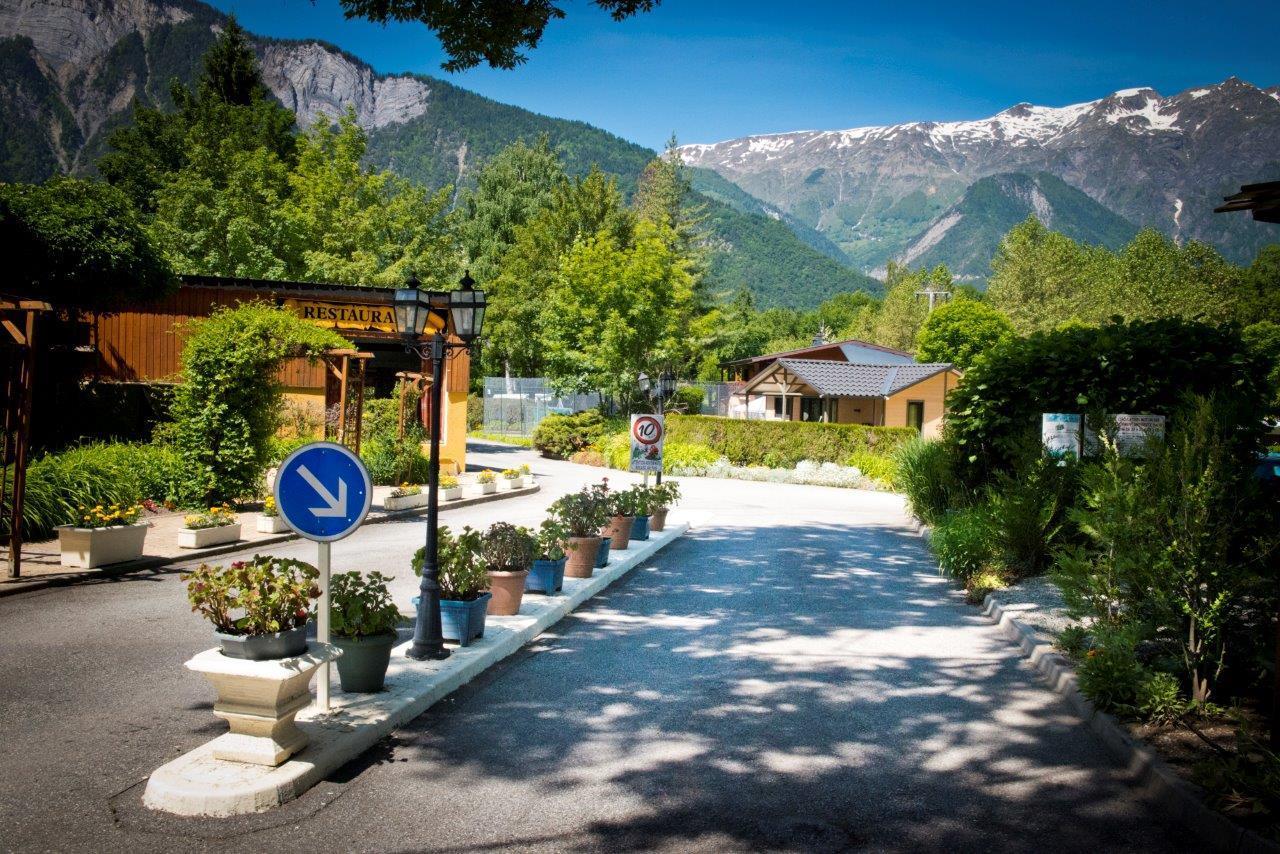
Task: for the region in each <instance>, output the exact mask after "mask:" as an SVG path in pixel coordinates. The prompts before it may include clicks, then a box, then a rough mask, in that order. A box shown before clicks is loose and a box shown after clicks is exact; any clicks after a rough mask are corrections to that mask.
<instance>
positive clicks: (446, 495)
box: [440, 474, 462, 501]
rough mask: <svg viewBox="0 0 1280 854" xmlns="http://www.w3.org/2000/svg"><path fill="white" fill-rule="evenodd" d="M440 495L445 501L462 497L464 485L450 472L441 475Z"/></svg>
mask: <svg viewBox="0 0 1280 854" xmlns="http://www.w3.org/2000/svg"><path fill="white" fill-rule="evenodd" d="M440 497H441V498H442V499H443V500H445V501H456V500H457V499H459V498H461V497H462V487H461V486H459V485H458V479H457V478H456V477H454V476H453V475H450V474H444V475H441V476H440Z"/></svg>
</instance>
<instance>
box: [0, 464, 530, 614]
mask: <svg viewBox="0 0 1280 854" xmlns="http://www.w3.org/2000/svg"><path fill="white" fill-rule="evenodd" d="M458 481H459V484H460V485H461V486H462V498H460V499H455V500H456V501H457V504H458V506H465V505H467V504H470V503H473V502H476V501H480V500H486V501H487V500H504V499H508V498H511V497H513V494H518V493H519V491H516V493H513V491H512V490H510V489H508V488H507V486H506V484H505V483H504V482H503V481H502V480H501V478H499V480H498V481H497V483H498V489H497V491H496V492H494V493H489V494H485V493H484V492H482V490H481V488H480V485H479V484H477V483H476V482H475V473H474V472H473V473H470V474H464V475H461V476H459V478H458ZM535 488H536V482H535V479H534V478H527V479H526V480H525V481H524V482H523V485H522V487H521V490H520V491H532V490H533V489H535ZM393 489H394V487H391V486H375V487H374V488H373V502H372V505H371V507H370V509H369V517H368V520H367V524H372V523H376V522H381V521H384V520H386V519H390V518H399V517H402V516H413V515H421V514H422V513H425V512H426V505H425V504H424V505H421V506H419V507H416V508H412V509H405V510H398V511H388V510H387V509H386V507H385V504H384V502H385V501H386V499H387V497H388V496H389V495H390V494H391V491H392V490H393ZM442 506H444V507H448V504H447V503H446V504H444V505H442ZM186 515H187V514H186V513H185V512H182V511H178V512H170V511H162V512H160V513H156V514H145V516H144V518H145V520H146V521H147V522H150V523H151V528H150V530H148V531H147V539H146V543H145V544H144V546H143V557H142V558H140V559H139V560H136V561H129V562H127V563H124V564H113V565H109V566H106V567H97V568H94V569H88V570H86V569H75V568H69V567H65V566H63V565H62V563H61V554H60V551H59V547H58V540H57V538H54V539H51V540H41V541H38V542H32V543H26V544H24V545H23V547H22V575H21V576H20V577H18V578H9V577H8V575H9V560H8V556H7V552H6V553H5V556H3V557H0V596H4V595H6V594H9V593H14V592H18V591H25V590H27V589H29V588H31V587H33V586H46V585H48V584H65V583H71V582H80V581H85V580H90V581H91V580H93V579H94V578H95V577H97V576H109V575H120V574H124V573H131V572H136V571H145V570H151V569H155V568H157V567H162V566H166V565H168V564H171V563H173V562H175V561H179V560H182V561H192V560H198V559H200V558H204V557H209V556H215V555H221V554H226V553H228V551H229V550H236V549H249V548H251V547H253V546H255V545H258V546H264V545H274V544H276V543H280V542H284V541H286V540H292V539H294V538H295V535H294V534H293V532H292V531H290V530H288V529H287V528H286V529H285V530H284V531H283V532H277V533H264V532H262V531H259V530H258V519H259V518H260V517H261V516H262V514H261V513H259V512H257V511H245V512H243V513H237V514H236V521H238V522H239V523H240V538H239V539H238V540H236V541H235V543H233V544H223V545H219V546H213V547H210V548H205V549H184V548H181V547H179V546H178V532H179V531H180V530H182V529H183V527H185V522H184V520H185V518H186Z"/></svg>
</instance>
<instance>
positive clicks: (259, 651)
mask: <svg viewBox="0 0 1280 854" xmlns="http://www.w3.org/2000/svg"><path fill="white" fill-rule="evenodd" d="M214 634H215V635H217V636H218V644H219V646H220V648H221V649H222V654H223V655H225V656H226V657H227V658H242V659H244V660H245V661H271V660H273V659H280V658H293V657H294V656H298V655H302V654H303V653H305V652H306V651H307V627H306V626H305V625H302V626H298V627H297V628H295V629H289V630H288V631H284V632H273V633H271V634H269V635H224V634H223V633H222V632H214Z"/></svg>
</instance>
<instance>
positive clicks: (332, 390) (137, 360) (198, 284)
mask: <svg viewBox="0 0 1280 854" xmlns="http://www.w3.org/2000/svg"><path fill="white" fill-rule="evenodd" d="M431 296H432V299H433V303H434V302H437V301H439V302H440V303H441V310H440V312H439V316H440V317H441V318H443V317H445V316H447V310H446V309H445V308H444V304H445V301H447V295H445V294H432V295H431ZM393 298H394V291H392V290H389V289H384V288H366V287H358V286H354V285H336V284H324V283H314V282H277V281H262V280H251V279H230V278H221V277H213V276H184V277H183V279H182V285H181V287H179V288H178V290H177V291H176V292H174V293H173V294H171V295H170V296H168V297H166V298H164V299H162V300H158V301H156V302H154V303H147V304H138V305H134V306H130V307H127V308H125V309H123V310H121V311H119V312H116V313H113V314H107V315H99V316H97V317H94V318H93V319H92V321H91V328H90V339H89V340H90V343H91V345H92V349H93V355H92V357H91V358H90V359H89V360H87V362H86V364H85V369H84V373H85V379H92V380H98V381H106V382H127V383H172V382H177V381H178V380H179V379H180V375H181V372H182V348H183V345H184V344H185V343H186V339H187V337H188V333H187V326H188V322H189V321H190V320H192V319H196V318H202V317H208V316H209V315H210V314H212V313H213V311H214V310H215V309H217V308H218V307H221V306H235V305H238V304H241V303H247V302H254V301H260V302H266V303H269V304H271V305H274V306H277V307H281V308H288V309H291V310H293V311H295V312H296V313H297V314H298V315H299V316H301V317H303V318H304V319H307V320H310V321H311V322H313V323H316V324H317V325H320V326H325V327H327V328H330V329H333V330H334V331H335V332H337V333H338V334H339V335H341V336H343V337H344V338H346V339H347V340H348V341H350V342H351V343H352V344H353V345H354V347H355V348H356V349H357V350H359V351H362V352H365V353H368V354H370V356H371V358H369V359H367V360H366V361H365V375H364V385H365V389H366V391H365V394H366V396H368V397H373V396H379V397H387V396H390V395H391V394H392V393H393V390H394V387H395V383H396V381H397V376H398V375H399V374H402V373H406V372H412V373H418V374H425V375H426V376H428V377H429V376H430V375H431V362H430V360H429V359H420V358H419V357H418V356H416V355H414V354H412V353H409V352H406V350H405V348H404V343H403V340H402V339H401V338H400V336H399V334H397V332H396V331H395V321H394V313H393V308H392V305H393ZM433 314H434V312H433ZM438 322H442V321H437V320H436V319H435V318H434V317H433V324H434V323H438ZM432 328H440V327H439V326H433V327H432ZM470 378H471V361H470V358H469V356H468V355H467V353H466V351H465V350H455V351H453V354H452V355H451V357H450V358H448V360H447V361H446V363H445V384H444V389H443V392H444V394H443V396H442V398H443V401H444V405H443V407H442V411H441V422H442V425H443V429H442V436H441V442H442V443H443V445H444V446H445V447H444V450H443V451H442V453H441V460H442V462H445V461H451V462H452V463H454V465H453V466H446V470H449V468H460V467H462V464H463V459H464V456H465V453H466V403H467V392H468V389H469V386H470ZM279 379H280V382H281V384H282V385H283V386H284V387H285V393H286V396H287V398H288V399H290V400H292V401H293V402H294V403H300V404H303V405H305V406H307V407H309V408H311V409H312V410H314V411H315V412H316V413H317V414H318V416H319V417H321V418H323V414H324V413H325V412H326V411H327V410H330V409H331V408H333V407H334V406H336V405H337V403H338V398H337V392H336V385H335V384H334V383H333V382H331V381H330V380H329V378H328V371H327V370H326V368H325V365H324V364H323V363H322V362H319V361H316V362H312V361H309V360H307V359H302V358H298V359H291V360H289V361H288V362H286V363H285V365H284V366H283V367H282V368H281V372H280V376H279ZM425 400H426V397H425V396H424V401H425ZM422 414H423V416H424V417H423V423H429V421H428V420H427V418H426V415H427V413H426V412H425V410H424V411H423V413H422Z"/></svg>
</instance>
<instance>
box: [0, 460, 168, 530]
mask: <svg viewBox="0 0 1280 854" xmlns="http://www.w3.org/2000/svg"><path fill="white" fill-rule="evenodd" d="M9 477H10V478H12V477H13V473H12V468H11V469H10V472H9ZM10 482H12V480H10ZM182 483H183V471H182V460H181V458H180V457H179V455H178V453H177V451H175V450H174V449H173V448H170V447H167V446H164V445H133V444H124V443H114V444H92V445H82V446H80V447H78V448H71V449H69V450H66V451H63V452H61V453H58V454H46V455H45V456H43V457H40V458H38V459H36V460H35V461H33V462H32V463H31V464H30V465H29V466H28V467H27V489H26V494H25V497H24V502H23V510H22V525H23V536H24V538H25V539H27V540H42V539H47V538H49V537H51V536H53V534H54V530H53V529H54V527H55V526H57V525H66V524H70V523H72V522H75V521H76V520H77V519H78V518H79V515H80V514H79V508H80V507H81V506H82V505H84V506H89V507H92V506H95V505H98V504H102V505H111V504H122V505H132V504H137V503H139V502H141V501H143V500H146V499H151V500H153V501H157V502H166V501H175V502H178V503H184V499H185V498H186V496H184V495H183V494H182V493H181V485H182ZM8 519H9V511H8V505H7V503H6V505H5V507H4V518H3V519H0V531H3V532H4V533H6V534H7V533H8Z"/></svg>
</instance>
